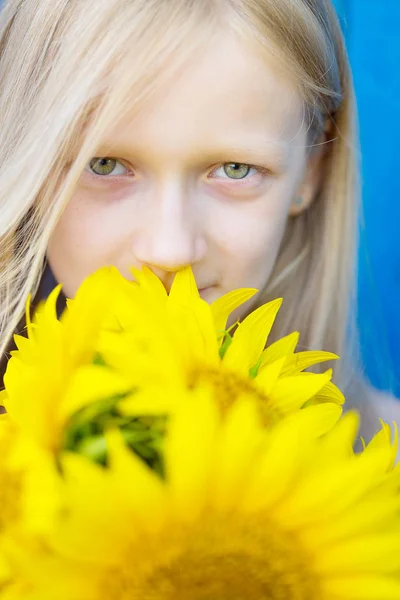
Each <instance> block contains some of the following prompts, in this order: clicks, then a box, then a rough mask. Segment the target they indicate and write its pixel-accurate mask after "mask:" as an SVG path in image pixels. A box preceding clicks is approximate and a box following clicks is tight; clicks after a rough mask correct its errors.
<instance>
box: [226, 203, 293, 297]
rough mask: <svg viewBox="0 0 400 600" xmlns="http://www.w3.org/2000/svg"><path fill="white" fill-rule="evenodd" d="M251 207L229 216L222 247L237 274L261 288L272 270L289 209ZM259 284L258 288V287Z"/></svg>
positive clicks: (250, 283)
mask: <svg viewBox="0 0 400 600" xmlns="http://www.w3.org/2000/svg"><path fill="white" fill-rule="evenodd" d="M256 208H257V207H256V206H254V207H249V209H248V210H247V211H246V210H244V211H242V212H241V213H240V214H239V213H238V214H235V215H233V214H232V215H230V218H226V221H225V223H226V227H224V228H223V229H222V228H221V229H220V230H219V234H218V235H219V243H220V248H221V249H222V251H223V252H224V253H225V256H226V258H227V260H230V261H231V262H232V263H234V264H235V270H234V271H233V270H232V271H231V272H232V273H236V275H237V276H240V277H241V279H243V280H244V281H245V282H246V285H255V284H257V286H258V287H259V286H260V285H262V284H264V283H265V281H264V279H265V278H266V277H267V276H268V272H269V271H271V270H272V267H273V264H274V262H275V259H276V256H277V253H278V251H279V247H280V243H281V240H282V237H283V233H284V230H285V225H286V220H287V210H286V207H285V206H284V205H283V208H279V205H278V207H277V206H262V205H261V206H260V207H258V208H259V210H256ZM257 286H256V287H257Z"/></svg>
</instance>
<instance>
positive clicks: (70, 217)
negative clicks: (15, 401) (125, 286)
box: [0, 0, 400, 437]
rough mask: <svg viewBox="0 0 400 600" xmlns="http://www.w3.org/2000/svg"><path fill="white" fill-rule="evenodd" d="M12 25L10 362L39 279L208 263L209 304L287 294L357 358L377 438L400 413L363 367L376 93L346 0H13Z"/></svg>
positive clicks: (352, 387) (67, 289)
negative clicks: (357, 320) (246, 293)
mask: <svg viewBox="0 0 400 600" xmlns="http://www.w3.org/2000/svg"><path fill="white" fill-rule="evenodd" d="M0 28H1V31H0V34H1V38H0V119H1V127H0V139H1V148H2V152H3V159H2V165H1V173H0V244H1V245H0V261H1V273H0V342H1V344H0V353H1V355H3V357H4V358H3V369H4V368H5V365H6V361H7V357H8V355H9V354H8V352H9V350H10V342H11V339H12V335H13V333H14V332H15V330H16V329H20V330H21V329H22V328H23V325H24V324H23V321H21V319H22V315H23V313H24V307H25V302H26V297H27V294H28V293H29V292H32V293H33V294H36V301H38V300H39V299H41V298H43V297H45V296H46V295H47V294H48V293H49V292H50V290H51V289H52V288H53V287H54V285H56V283H57V282H58V281H59V282H62V284H63V291H64V294H65V295H66V296H73V295H74V293H75V291H76V289H77V287H78V286H79V284H80V283H81V281H82V280H83V279H84V278H85V277H86V276H87V275H89V274H90V273H91V272H93V271H94V270H96V269H97V268H99V267H101V266H103V265H106V264H114V265H115V266H117V267H118V268H119V270H120V271H121V273H122V274H123V275H125V276H126V277H128V278H129V276H130V274H129V267H130V266H131V265H135V266H137V267H139V268H140V267H141V266H142V265H147V266H148V267H150V268H151V269H152V270H153V271H154V272H155V273H156V274H157V275H158V276H159V277H160V278H161V279H162V281H163V283H164V285H165V286H166V288H167V289H168V288H169V287H170V285H171V282H172V279H173V277H174V273H175V272H176V271H177V270H179V269H180V268H182V267H184V266H185V265H189V264H190V265H191V266H192V268H193V272H194V274H195V277H196V281H197V284H198V287H199V289H200V291H201V295H202V296H203V297H204V298H205V299H206V300H207V301H213V300H215V299H216V298H217V297H219V296H220V295H222V294H224V293H226V292H228V291H229V290H232V289H234V288H237V287H256V288H258V289H260V290H261V292H260V294H258V295H257V299H256V302H257V304H261V303H263V302H266V301H268V300H270V299H272V298H276V297H280V296H283V298H284V304H283V307H282V309H281V311H280V314H279V318H278V321H277V323H276V326H275V328H274V331H273V335H272V336H271V340H272V339H276V338H278V337H281V336H283V335H286V334H287V333H290V332H292V331H293V330H299V331H300V332H301V338H300V342H301V344H300V346H301V347H302V348H308V349H310V348H315V349H324V350H329V351H333V352H336V353H337V354H339V355H340V356H341V357H342V360H341V361H340V364H334V365H332V366H333V367H334V369H335V380H336V383H338V385H339V386H340V387H341V388H342V389H343V391H344V392H345V394H346V395H347V398H348V406H354V405H357V406H358V408H359V409H360V410H361V412H362V417H363V432H362V433H363V434H364V435H365V436H366V437H369V436H370V435H371V433H372V432H373V431H375V430H376V428H377V427H378V426H379V422H378V417H379V416H381V417H384V418H385V419H390V418H391V417H392V416H393V417H395V416H396V414H397V415H398V416H399V417H400V410H399V409H398V408H397V405H396V403H395V401H394V400H392V399H390V398H386V397H385V396H382V397H381V399H380V400H379V402H378V400H377V398H378V395H377V393H375V392H374V391H373V390H372V389H370V388H369V387H368V386H367V384H366V383H365V382H364V381H363V379H362V376H361V371H360V372H357V369H359V367H358V361H357V358H356V357H357V354H356V352H355V345H354V343H353V342H352V339H353V338H354V331H353V329H354V328H353V326H352V323H353V321H354V318H353V317H354V315H353V313H354V304H355V298H354V275H355V256H356V249H357V239H356V229H357V210H358V206H359V196H360V194H359V173H358V165H357V160H356V159H357V156H358V151H359V150H358V142H357V120H356V106H355V98H354V90H353V85H352V78H351V73H350V70H349V63H348V58H347V55H346V50H345V47H344V42H343V37H342V33H341V31H340V27H339V24H338V20H337V17H336V14H335V12H334V9H333V7H332V4H331V1H330V0H163V1H162V2H160V1H159V0H107V2H103V3H101V2H93V1H92V0H7V1H6V2H5V4H4V8H3V11H2V13H1V20H0ZM62 302H63V300H62V299H61V305H60V311H61V310H62ZM254 308H255V304H254V303H253V304H248V305H247V306H246V310H247V311H250V310H252V309H254ZM239 316H241V317H243V316H244V314H241V315H239ZM328 366H329V365H328ZM323 368H324V369H326V368H327V367H326V365H323Z"/></svg>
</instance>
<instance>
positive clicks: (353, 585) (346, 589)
mask: <svg viewBox="0 0 400 600" xmlns="http://www.w3.org/2000/svg"><path fill="white" fill-rule="evenodd" d="M323 588H324V589H323V590H322V597H324V598H325V597H326V598H335V599H336V598H338V599H339V598H340V600H398V599H399V598H400V581H399V578H398V577H383V576H381V577H379V575H367V574H365V575H358V576H357V575H354V576H353V577H335V578H328V579H324V580H323Z"/></svg>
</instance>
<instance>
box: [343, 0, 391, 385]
mask: <svg viewBox="0 0 400 600" xmlns="http://www.w3.org/2000/svg"><path fill="white" fill-rule="evenodd" d="M335 5H336V8H337V10H338V13H339V16H340V17H341V20H342V25H343V29H344V33H345V36H346V39H347V47H348V51H349V56H350V63H351V66H352V69H353V74H354V82H355V88H356V96H357V102H358V108H359V117H360V135H361V150H362V177H363V210H364V222H363V223H362V224H361V247H360V252H359V260H360V267H359V327H360V332H361V343H362V356H363V360H364V365H365V368H366V373H367V375H368V376H369V378H370V380H371V381H372V383H373V384H374V385H376V386H377V387H379V388H381V389H386V390H392V391H393V392H394V393H395V395H396V396H398V397H400V314H399V313H400V302H399V298H400V149H399V144H398V141H397V140H398V139H399V138H400V115H399V108H400V39H399V38H400V0H336V1H335Z"/></svg>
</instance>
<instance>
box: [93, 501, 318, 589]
mask: <svg viewBox="0 0 400 600" xmlns="http://www.w3.org/2000/svg"><path fill="white" fill-rule="evenodd" d="M260 532H262V533H260ZM127 556H129V560H128V561H126V563H125V564H124V565H121V567H122V568H121V569H116V570H114V571H113V572H112V573H111V572H109V573H108V577H107V580H106V581H105V580H104V579H103V580H102V582H101V588H100V589H101V595H100V596H99V598H101V599H102V600H103V598H104V600H106V599H107V600H136V599H138V600H139V599H140V600H142V599H143V598H146V600H267V599H268V600H317V598H319V597H320V595H319V590H318V581H317V579H316V578H315V577H313V576H312V575H311V572H310V571H309V569H308V566H307V564H308V563H307V557H306V556H305V553H304V552H302V551H301V547H300V546H299V545H297V544H296V540H294V539H293V536H290V537H289V535H287V534H286V533H285V532H282V531H277V530H276V528H275V527H273V526H270V525H269V524H268V523H266V522H264V523H262V521H261V522H260V519H259V518H258V519H257V518H251V517H247V518H244V517H243V516H242V517H238V515H234V516H232V515H230V516H226V515H225V516H222V515H214V516H212V515H210V514H209V513H207V514H206V515H204V518H203V519H202V520H201V522H198V523H197V524H196V525H194V526H193V525H192V526H188V527H186V528H181V529H179V528H176V527H175V528H174V529H173V530H171V529H169V531H168V532H164V534H161V536H157V539H156V540H152V541H151V543H150V544H149V543H144V544H142V545H141V546H140V547H138V548H137V549H134V550H133V549H130V551H129V552H128V553H127Z"/></svg>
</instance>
